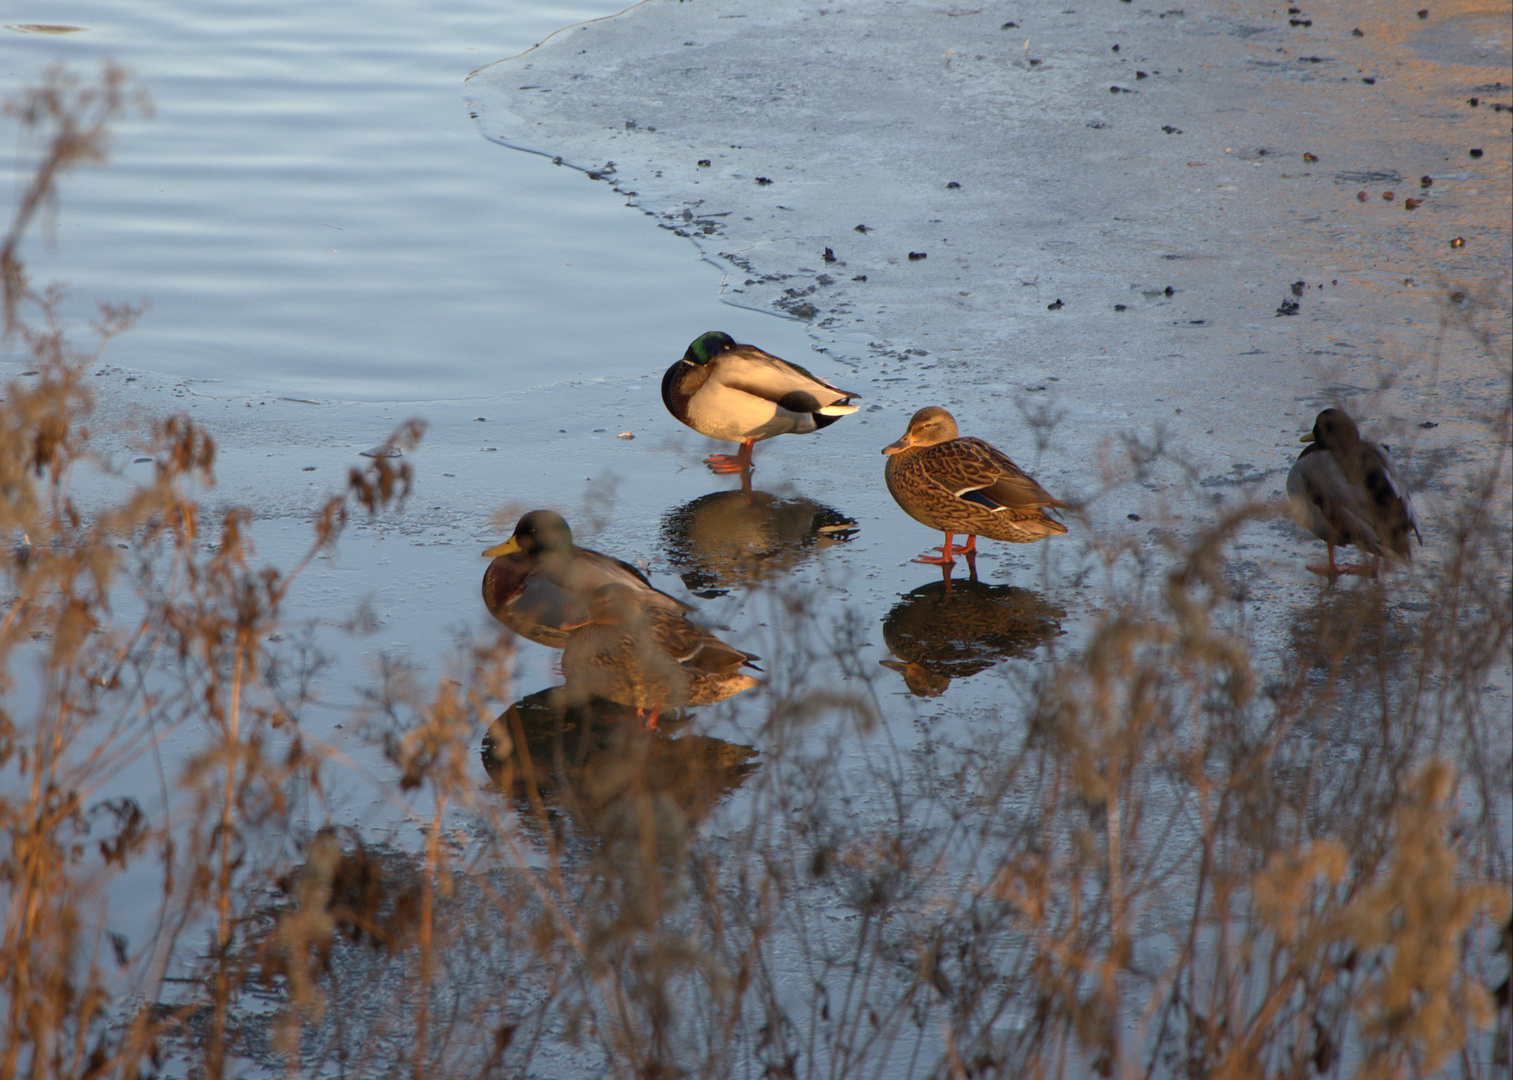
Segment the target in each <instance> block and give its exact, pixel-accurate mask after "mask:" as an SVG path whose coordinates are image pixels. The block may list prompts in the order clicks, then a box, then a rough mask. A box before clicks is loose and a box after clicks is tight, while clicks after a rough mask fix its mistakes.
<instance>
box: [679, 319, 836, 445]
mask: <svg viewBox="0 0 1513 1080" xmlns="http://www.w3.org/2000/svg"><path fill="white" fill-rule="evenodd" d="M858 396H859V395H857V394H853V393H851V392H850V391H847V390H841V389H838V388H836V387H834V386H831V385H830V384H829V383H827V382H826V381H825V380H824V379H821V378H818V377H816V376H815V375H812V374H811V373H810V372H808V371H806V370H805V369H803V368H801V367H799V365H797V364H790V363H789V362H788V361H787V360H781V359H779V358H778V357H776V356H773V355H771V354H770V353H765V352H763V351H762V350H761V349H758V348H757V347H756V346H755V345H737V344H736V343H735V341H734V339H732V338H731V336H730V335H729V334H725V333H721V332H720V331H718V330H715V331H711V332H710V333H707V334H702V335H700V336H699V337H698V338H697V339H695V340H694V343H693V344H692V345H690V346H688V351H687V352H685V353H684V354H683V359H681V360H679V361H678V362H677V363H675V364H673V366H672V367H670V368H668V369H667V373H666V374H665V375H663V376H662V401H663V402H664V403H665V404H666V405H667V411H668V412H670V413H672V414H673V415H674V416H676V417H677V418H678V419H679V420H681V421H682V422H683V423H685V424H687V425H688V426H689V427H691V428H693V429H694V430H695V431H697V432H698V433H699V434H700V435H707V436H709V437H710V438H711V439H723V440H724V441H726V442H737V443H740V444H741V449H740V452H739V453H738V454H736V455H735V456H731V455H729V454H710V455H709V457H707V458H705V459H704V463H705V464H706V465H708V466H709V468H710V470H711V471H712V472H717V473H734V472H747V471H749V470H750V469H751V448H752V444H753V443H757V442H760V441H761V440H763V439H770V438H772V437H773V436H774V435H788V434H798V435H804V434H807V433H808V432H811V431H818V430H819V429H820V428H822V427H826V426H827V425H829V424H833V423H835V422H836V421H837V420H839V419H840V418H841V417H842V416H845V415H846V414H847V413H854V412H856V410H857V406H855V405H853V404H851V399H852V398H854V397H858Z"/></svg>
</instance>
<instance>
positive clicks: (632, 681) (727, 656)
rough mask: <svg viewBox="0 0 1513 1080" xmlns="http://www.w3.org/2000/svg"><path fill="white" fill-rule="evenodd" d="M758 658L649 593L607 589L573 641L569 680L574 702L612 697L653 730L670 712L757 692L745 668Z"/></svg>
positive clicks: (568, 649)
mask: <svg viewBox="0 0 1513 1080" xmlns="http://www.w3.org/2000/svg"><path fill="white" fill-rule="evenodd" d="M756 659H757V657H755V656H753V655H752V654H751V653H747V652H742V651H741V650H740V649H737V648H735V647H734V646H733V645H729V644H727V643H725V642H723V641H721V640H720V639H719V638H717V637H715V636H714V635H713V634H711V633H710V632H709V631H707V630H705V629H703V628H702V627H699V626H695V625H694V624H693V623H691V622H689V621H688V620H687V619H686V618H684V617H683V615H682V613H681V612H677V611H673V610H670V609H668V608H666V607H662V606H658V605H657V604H656V603H653V602H649V601H648V599H647V597H646V594H645V593H644V591H641V590H636V589H632V588H630V587H628V586H625V585H622V584H613V585H605V586H603V587H602V588H600V589H599V590H598V591H597V592H596V593H595V594H594V596H593V599H592V601H591V602H590V604H589V610H588V615H587V617H586V618H585V620H584V621H583V623H582V624H581V625H579V626H576V627H574V628H573V629H572V631H571V632H570V633H569V634H568V636H567V644H566V645H564V646H563V649H562V674H563V676H564V678H566V680H567V692H568V698H569V700H576V701H585V700H587V699H588V698H589V697H591V696H592V697H601V698H606V699H608V700H609V701H614V702H618V703H619V704H621V705H629V706H631V707H633V708H635V709H636V710H637V712H638V713H644V712H645V711H646V710H648V709H649V710H651V714H650V716H649V717H647V718H646V721H645V728H646V730H648V731H651V730H654V729H655V728H656V726H657V714H658V712H659V711H660V710H661V709H664V708H681V707H683V706H685V705H713V704H714V703H715V702H717V701H724V700H725V699H726V698H728V697H730V696H731V695H732V694H737V693H740V692H741V691H742V690H745V689H747V688H748V687H752V686H755V685H756V684H757V679H756V678H755V677H754V676H752V675H749V674H747V673H746V672H745V671H744V670H742V669H743V668H747V667H750V668H753V669H755V668H756V665H755V664H753V663H752V661H754V660H756Z"/></svg>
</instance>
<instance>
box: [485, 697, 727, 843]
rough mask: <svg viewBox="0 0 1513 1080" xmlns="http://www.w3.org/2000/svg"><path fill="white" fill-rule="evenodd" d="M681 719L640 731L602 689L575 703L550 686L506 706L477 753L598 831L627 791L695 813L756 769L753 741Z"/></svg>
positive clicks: (520, 792)
mask: <svg viewBox="0 0 1513 1080" xmlns="http://www.w3.org/2000/svg"><path fill="white" fill-rule="evenodd" d="M678 726H679V725H678V724H677V723H676V722H672V723H669V722H668V721H667V720H666V719H664V721H663V725H662V727H661V728H660V729H659V730H658V731H657V732H655V733H648V734H643V733H642V732H641V731H640V730H639V729H638V725H636V724H635V723H630V722H627V721H626V720H625V710H624V708H623V707H622V706H619V705H615V704H613V703H611V702H607V701H603V700H599V699H595V700H592V701H590V702H588V703H587V704H582V705H576V704H575V705H569V704H568V703H567V698H566V695H565V694H564V692H563V690H562V689H561V688H560V687H553V688H551V689H549V690H541V691H538V692H537V693H534V694H531V695H530V696H529V697H526V698H523V699H521V700H520V701H517V702H516V703H515V704H513V705H511V706H510V707H509V708H508V709H506V710H505V711H504V712H502V713H500V714H499V716H498V718H497V719H495V721H494V722H493V723H492V724H491V725H489V730H488V734H486V735H485V736H484V740H483V746H482V748H481V751H480V756H481V757H482V760H483V767H484V769H485V770H486V771H487V772H488V774H489V776H490V777H491V778H492V779H493V780H494V782H495V783H496V784H497V785H498V786H499V787H500V788H501V789H502V790H504V791H506V792H508V793H510V794H511V795H513V796H515V797H517V798H518V799H520V800H522V801H523V802H525V803H527V804H529V805H530V806H532V807H533V808H535V809H536V810H537V811H540V810H543V809H545V808H546V807H547V806H548V805H550V806H552V807H557V808H561V809H563V810H566V811H568V812H569V813H570V814H572V815H573V816H574V817H575V818H577V819H578V820H579V821H581V822H582V823H583V824H584V825H586V826H587V827H588V828H589V829H590V830H591V831H593V832H596V833H601V834H603V833H605V832H607V831H610V830H612V829H613V828H614V827H615V824H616V822H618V821H620V820H621V819H623V818H624V817H625V810H626V807H627V804H628V802H629V801H633V800H636V799H642V798H645V797H647V796H652V797H654V798H655V799H656V801H657V802H659V803H661V804H664V805H665V807H666V808H668V809H674V808H675V809H676V810H677V811H678V812H679V814H680V815H681V817H682V818H683V819H684V820H685V822H694V821H697V820H699V819H700V818H702V817H703V816H704V814H706V813H707V812H708V811H709V810H710V809H711V808H712V807H713V806H714V805H715V804H716V803H718V802H719V801H720V799H722V798H723V797H724V796H725V795H726V794H728V793H729V792H731V791H734V790H735V789H736V788H737V787H739V786H740V785H741V783H742V782H743V781H744V780H745V779H746V777H747V775H748V774H750V773H751V772H752V771H754V770H755V769H756V767H757V762H755V761H754V760H753V759H754V758H755V757H756V756H757V751H756V750H755V749H753V748H752V747H749V746H740V745H738V744H736V743H730V742H726V741H725V740H723V739H716V738H712V737H710V736H707V735H694V734H691V733H683V734H674V732H675V731H676V729H677V727H678ZM669 728H671V729H673V731H669V730H668V729H669Z"/></svg>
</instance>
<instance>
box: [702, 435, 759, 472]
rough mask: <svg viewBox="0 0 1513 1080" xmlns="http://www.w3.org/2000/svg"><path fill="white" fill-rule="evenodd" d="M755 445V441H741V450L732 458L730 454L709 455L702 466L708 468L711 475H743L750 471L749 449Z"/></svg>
mask: <svg viewBox="0 0 1513 1080" xmlns="http://www.w3.org/2000/svg"><path fill="white" fill-rule="evenodd" d="M755 443H756V440H755V439H743V440H742V441H741V449H740V450H739V452H737V453H736V454H735V455H734V456H731V455H730V454H710V455H709V456H708V457H707V458H705V459H704V464H705V465H708V466H709V471H710V472H712V473H720V474H725V473H745V472H750V471H751V448H752V446H753V445H754V444H755Z"/></svg>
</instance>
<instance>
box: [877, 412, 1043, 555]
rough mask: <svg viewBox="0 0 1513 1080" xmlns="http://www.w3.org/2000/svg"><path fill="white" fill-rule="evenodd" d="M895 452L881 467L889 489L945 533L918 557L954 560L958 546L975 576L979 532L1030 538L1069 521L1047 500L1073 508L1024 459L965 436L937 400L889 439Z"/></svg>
mask: <svg viewBox="0 0 1513 1080" xmlns="http://www.w3.org/2000/svg"><path fill="white" fill-rule="evenodd" d="M883 453H885V454H887V455H889V457H888V466H887V468H886V469H885V470H884V471H883V475H884V476H885V477H886V478H887V481H888V491H889V493H890V494H892V496H893V498H894V500H895V501H896V502H897V503H898V505H899V506H901V507H903V508H904V512H905V513H907V514H908V515H909V516H910V517H912V518H913V519H914V520H915V521H918V522H920V523H921V524H924V525H928V526H929V527H930V528H932V529H939V530H940V531H941V532H943V533H945V535H946V540H945V543H944V544H942V545H941V546H940V548H939V551H940V555H939V556H933V555H921V556H919V558H917V559H915V560H914V561H915V562H919V563H930V564H932V565H935V566H940V567H942V568H943V570H942V573H943V576H945V577H946V579H947V580H948V581H949V579H950V572H951V571H950V567H951V566H952V564H953V562H954V556H955V555H956V554H957V553H958V552H959V553H960V554H963V555H965V556H966V557H967V566H968V567H969V568H970V569H971V574H972V578H973V579H974V580H975V579H976V577H977V538H978V537H979V536H986V537H989V538H990V539H993V540H1007V541H1009V542H1010V543H1015V544H1027V543H1030V542H1031V541H1033V540H1043V539H1044V538H1045V537H1047V536H1060V535H1061V534H1062V533H1064V532H1066V526H1065V525H1063V524H1061V522H1059V521H1057V520H1056V519H1055V518H1054V517H1052V516H1051V515H1050V513H1049V512H1048V508H1051V507H1062V508H1067V509H1069V507H1068V504H1066V503H1064V502H1062V501H1061V500H1059V499H1054V498H1052V497H1051V496H1050V495H1049V494H1048V493H1047V492H1046V490H1045V488H1043V487H1041V486H1040V485H1039V484H1037V483H1036V482H1035V481H1034V479H1032V478H1031V477H1030V476H1029V474H1027V473H1026V472H1025V471H1024V470H1023V469H1021V468H1020V467H1019V466H1018V465H1015V464H1014V463H1013V462H1012V461H1010V460H1009V459H1008V457H1007V456H1005V455H1004V454H1002V453H1000V452H999V451H998V450H995V449H994V448H993V447H992V446H990V445H989V444H987V443H985V442H983V441H982V440H981V439H976V438H972V437H970V436H969V437H967V438H962V437H960V435H959V433H958V432H957V430H956V420H955V418H954V417H952V415H951V414H950V413H948V412H946V410H945V409H942V408H939V407H938V406H935V405H931V406H929V407H927V408H924V409H920V410H919V412H917V413H915V414H914V416H913V418H912V419H911V420H910V421H909V429H908V430H907V431H905V432H904V434H903V437H902V438H901V439H899V440H898V441H897V442H893V443H889V444H888V445H887V446H885V447H883ZM957 533H964V534H966V537H967V543H966V546H965V547H956V548H953V547H952V546H951V537H952V536H954V535H956V534H957Z"/></svg>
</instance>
